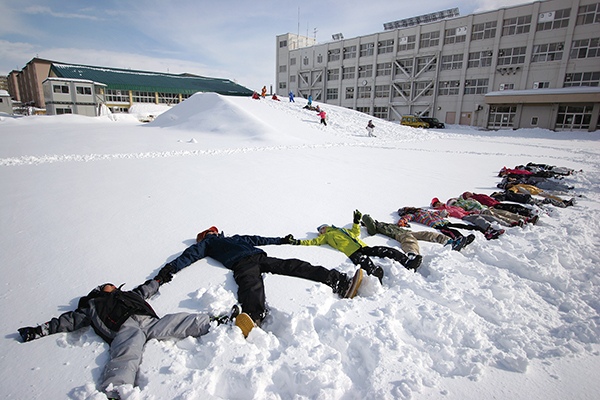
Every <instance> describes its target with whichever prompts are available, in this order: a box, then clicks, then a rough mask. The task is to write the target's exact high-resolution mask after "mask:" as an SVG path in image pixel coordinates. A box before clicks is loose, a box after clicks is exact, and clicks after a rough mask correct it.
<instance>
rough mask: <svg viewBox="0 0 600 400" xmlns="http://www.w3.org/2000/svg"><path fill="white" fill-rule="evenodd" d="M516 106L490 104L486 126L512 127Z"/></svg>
mask: <svg viewBox="0 0 600 400" xmlns="http://www.w3.org/2000/svg"><path fill="white" fill-rule="evenodd" d="M516 115H517V106H490V116H489V119H488V128H512V127H513V125H514V122H515V117H516Z"/></svg>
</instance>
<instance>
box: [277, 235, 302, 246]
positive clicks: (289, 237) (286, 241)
mask: <svg viewBox="0 0 600 400" xmlns="http://www.w3.org/2000/svg"><path fill="white" fill-rule="evenodd" d="M279 244H293V245H298V244H300V241H299V240H296V239H294V236H293V235H292V234H291V233H290V234H289V235H287V236H286V237H284V238H281V241H280V242H279Z"/></svg>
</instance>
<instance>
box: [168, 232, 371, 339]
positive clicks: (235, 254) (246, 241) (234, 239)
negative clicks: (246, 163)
mask: <svg viewBox="0 0 600 400" xmlns="http://www.w3.org/2000/svg"><path fill="white" fill-rule="evenodd" d="M294 242H295V240H294V238H293V236H292V235H288V236H286V237H284V238H280V237H261V236H248V235H234V236H230V237H228V236H225V235H224V234H223V233H222V232H221V233H219V230H218V229H217V228H216V227H214V226H212V227H210V228H209V229H207V230H205V231H203V232H200V233H199V234H198V236H197V237H196V244H194V245H192V246H190V247H188V248H187V249H186V250H184V251H183V253H181V255H179V257H177V258H176V259H175V260H173V261H171V262H169V263H168V264H166V265H165V266H164V267H163V268H162V269H161V272H162V273H165V274H169V275H170V274H174V273H177V272H179V271H181V270H182V269H184V268H186V267H187V266H189V265H191V264H193V263H195V262H196V261H198V260H200V259H202V258H205V257H211V258H214V259H215V260H217V261H219V262H220V263H222V264H223V265H224V266H225V267H226V268H227V269H230V270H232V271H233V279H235V282H236V283H237V284H238V292H237V294H238V301H239V303H240V304H241V305H242V311H243V313H244V314H247V315H249V316H250V318H251V319H252V321H253V322H254V324H256V325H257V326H260V325H261V323H262V321H263V319H264V318H265V317H266V315H267V309H266V306H265V288H264V283H263V278H262V274H263V273H267V272H270V273H272V274H278V275H287V276H295V277H298V278H304V279H309V280H311V281H315V282H320V283H324V284H326V285H327V286H329V287H331V288H332V289H333V292H334V293H337V294H338V295H340V296H341V297H343V298H352V297H354V296H355V295H356V292H357V290H358V287H359V286H360V283H361V281H362V276H363V271H361V270H358V271H356V273H355V274H354V277H353V278H352V277H349V276H347V275H346V274H343V273H341V272H339V271H337V270H335V269H332V270H329V269H326V268H324V267H321V266H314V265H311V264H309V263H307V262H306V261H302V260H297V259H289V260H282V259H279V258H274V257H269V256H268V255H267V253H265V252H264V251H263V250H261V249H259V248H257V247H256V246H266V245H279V244H293V243H294ZM254 324H251V326H248V327H241V326H240V327H241V328H242V331H244V334H245V335H247V332H250V330H251V329H252V327H253V326H254Z"/></svg>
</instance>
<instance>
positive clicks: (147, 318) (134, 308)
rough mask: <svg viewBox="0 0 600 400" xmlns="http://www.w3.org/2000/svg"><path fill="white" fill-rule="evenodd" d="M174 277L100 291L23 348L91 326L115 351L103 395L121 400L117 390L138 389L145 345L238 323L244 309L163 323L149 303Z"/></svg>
mask: <svg viewBox="0 0 600 400" xmlns="http://www.w3.org/2000/svg"><path fill="white" fill-rule="evenodd" d="M170 280H171V274H169V273H166V272H164V271H161V272H160V273H159V274H158V275H157V276H156V277H154V278H153V279H150V280H147V281H146V282H144V283H143V284H141V285H139V286H138V287H136V288H135V289H133V290H131V291H126V292H125V291H121V289H120V288H117V287H115V285H113V284H112V283H106V284H104V285H100V286H98V287H96V288H95V289H94V290H92V291H91V292H90V293H89V294H88V295H87V296H84V297H82V298H81V299H79V304H78V305H77V309H76V310H75V311H69V312H66V313H64V314H62V315H61V316H59V317H58V318H52V319H51V320H50V321H48V322H46V323H44V324H42V325H39V326H36V327H24V328H20V329H19V334H20V335H21V338H22V339H23V342H28V341H31V340H34V339H38V338H41V337H43V336H46V335H51V334H54V333H59V332H73V331H76V330H78V329H81V328H84V327H88V326H90V325H91V326H92V327H93V328H94V331H96V333H97V334H98V335H99V336H100V337H101V338H102V339H104V340H105V341H106V342H107V343H108V344H109V345H110V360H109V361H108V363H107V364H106V367H105V368H104V373H103V376H102V383H101V384H100V389H101V390H102V391H104V392H106V394H107V396H108V397H109V398H111V399H118V398H119V393H118V387H119V386H121V385H133V384H134V383H135V377H136V375H137V371H138V368H139V365H140V362H141V359H142V351H143V348H144V344H145V343H146V342H147V341H148V340H150V339H158V340H164V339H183V338H186V337H188V336H193V337H199V336H202V335H205V334H207V333H208V331H209V328H210V323H211V321H217V323H219V324H221V323H228V322H230V321H232V320H234V319H235V320H236V322H237V318H236V317H237V316H238V314H239V306H237V305H236V306H234V307H233V309H232V311H231V313H230V314H229V315H221V316H216V317H215V316H210V315H209V314H188V313H177V314H168V315H165V316H164V317H162V318H159V317H158V315H156V313H155V312H154V310H153V309H152V307H151V306H150V304H148V303H147V302H146V301H145V300H146V299H148V298H150V297H151V296H153V295H154V294H155V293H156V292H158V288H159V286H160V285H162V284H164V283H166V282H169V281H170ZM121 286H122V285H121Z"/></svg>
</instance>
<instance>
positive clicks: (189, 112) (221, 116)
mask: <svg viewBox="0 0 600 400" xmlns="http://www.w3.org/2000/svg"><path fill="white" fill-rule="evenodd" d="M149 125H151V126H154V127H159V128H177V129H181V130H190V131H197V132H212V133H218V134H224V135H229V134H235V135H249V136H257V135H260V132H266V131H269V132H271V128H269V126H268V125H266V124H265V123H263V122H262V121H260V120H259V119H257V118H256V117H255V116H253V115H252V114H250V113H249V112H247V111H246V110H244V109H243V108H241V107H239V106H238V105H236V104H235V103H234V102H232V101H231V100H230V99H229V98H227V97H225V96H221V95H220V94H217V93H196V94H194V95H193V96H192V97H190V98H188V99H187V100H186V101H184V102H182V103H180V104H178V105H177V106H175V107H173V108H172V109H170V110H169V111H167V112H165V113H163V114H161V115H159V116H158V117H157V118H156V119H155V120H154V121H153V122H151V123H150V124H149Z"/></svg>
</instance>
